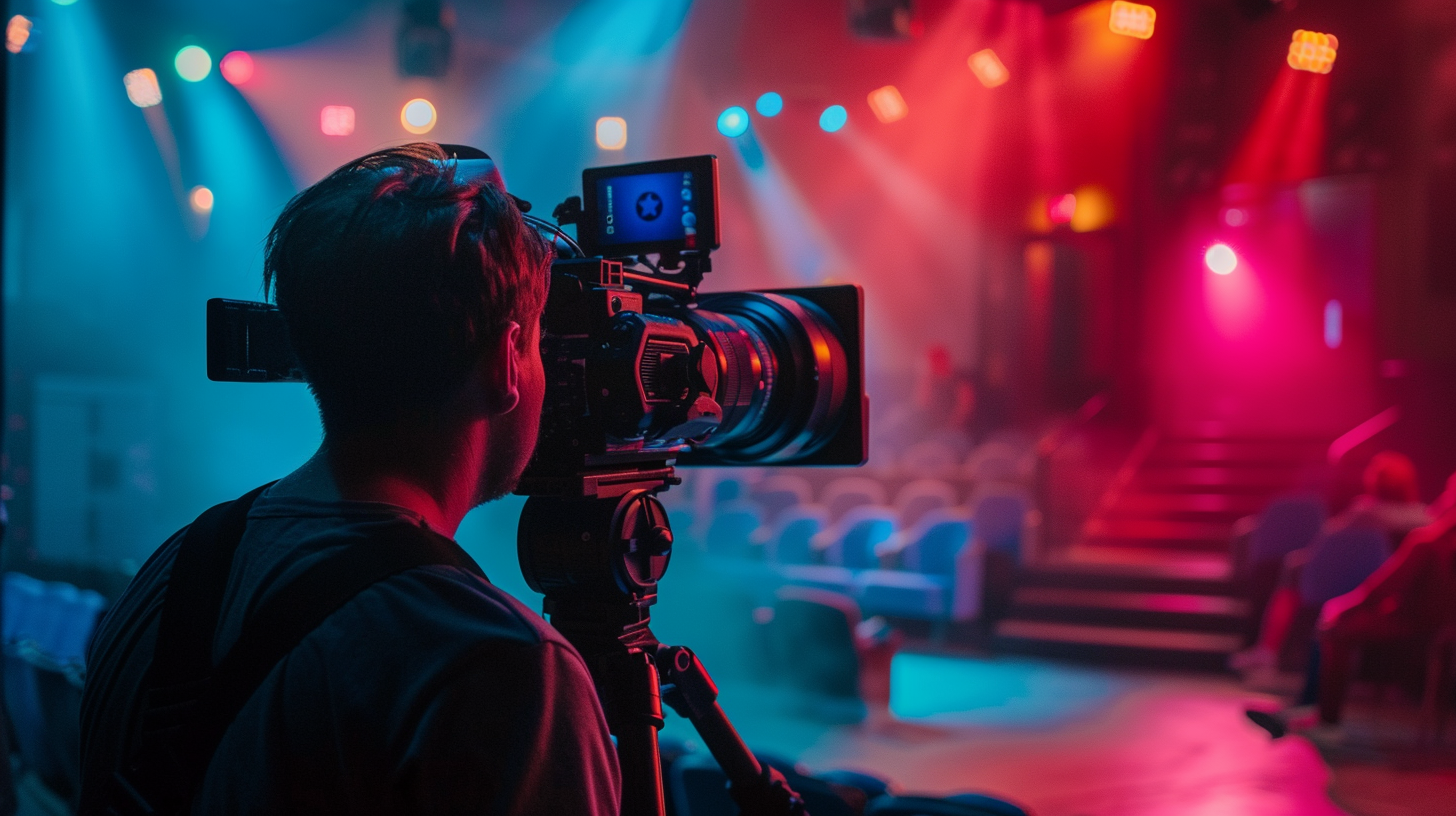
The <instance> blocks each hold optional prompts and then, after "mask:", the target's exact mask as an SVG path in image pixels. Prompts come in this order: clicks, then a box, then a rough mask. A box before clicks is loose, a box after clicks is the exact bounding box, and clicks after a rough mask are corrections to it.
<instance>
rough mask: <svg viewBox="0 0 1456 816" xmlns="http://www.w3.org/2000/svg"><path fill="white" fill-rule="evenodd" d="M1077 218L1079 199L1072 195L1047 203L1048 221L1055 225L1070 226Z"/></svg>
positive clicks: (1053, 199) (1061, 196)
mask: <svg viewBox="0 0 1456 816" xmlns="http://www.w3.org/2000/svg"><path fill="white" fill-rule="evenodd" d="M1076 217H1077V197H1076V196H1075V195H1073V194H1071V193H1067V194H1066V195H1059V196H1052V198H1051V199H1050V200H1049V201H1047V219H1048V220H1049V221H1051V222H1052V223H1053V224H1070V223H1072V219H1073V218H1076Z"/></svg>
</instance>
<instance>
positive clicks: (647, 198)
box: [637, 190, 662, 221]
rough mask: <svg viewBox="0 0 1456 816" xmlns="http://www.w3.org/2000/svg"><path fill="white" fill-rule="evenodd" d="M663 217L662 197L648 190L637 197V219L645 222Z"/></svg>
mask: <svg viewBox="0 0 1456 816" xmlns="http://www.w3.org/2000/svg"><path fill="white" fill-rule="evenodd" d="M659 215H662V197H661V196H659V195H658V194H657V193H654V192H652V191H651V190H648V191H647V192H645V193H643V194H642V195H640V196H637V217H638V218H641V219H642V220H643V221H654V220H656V219H657V216H659Z"/></svg>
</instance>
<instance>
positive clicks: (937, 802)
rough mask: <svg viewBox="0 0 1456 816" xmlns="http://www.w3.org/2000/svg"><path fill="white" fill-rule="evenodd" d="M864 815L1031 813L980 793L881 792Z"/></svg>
mask: <svg viewBox="0 0 1456 816" xmlns="http://www.w3.org/2000/svg"><path fill="white" fill-rule="evenodd" d="M865 816H1030V814H1029V813H1028V812H1027V811H1026V810H1025V809H1024V808H1020V807H1018V806H1016V805H1013V804H1011V803H1010V802H1007V801H1006V800H1004V799H997V798H996V797H994V796H987V795H985V794H980V793H963V794H959V795H957V796H948V797H946V798H944V799H931V798H929V797H925V796H882V797H880V798H879V799H876V800H874V801H872V802H870V803H869V807H867V808H865Z"/></svg>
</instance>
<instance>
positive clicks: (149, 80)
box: [121, 68, 162, 108]
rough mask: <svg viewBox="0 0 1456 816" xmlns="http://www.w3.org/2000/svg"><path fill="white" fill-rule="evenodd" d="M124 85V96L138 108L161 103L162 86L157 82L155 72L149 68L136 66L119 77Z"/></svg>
mask: <svg viewBox="0 0 1456 816" xmlns="http://www.w3.org/2000/svg"><path fill="white" fill-rule="evenodd" d="M121 82H122V84H123V85H125V86H126V98H127V99H130V100H131V103H132V104H133V105H136V106H137V107H138V108H150V107H152V106H153V105H160V104H162V86H160V85H158V84H157V72H156V71H153V70H152V69H150V68H138V69H136V70H135V71H131V72H130V73H128V74H127V75H126V76H124V77H122V78H121Z"/></svg>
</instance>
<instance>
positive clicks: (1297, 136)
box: [1226, 67, 1330, 184]
mask: <svg viewBox="0 0 1456 816" xmlns="http://www.w3.org/2000/svg"><path fill="white" fill-rule="evenodd" d="M1329 93H1330V78H1329V76H1327V75H1324V74H1314V73H1309V72H1307V71H1296V70H1294V69H1293V68H1289V67H1285V68H1283V69H1281V70H1280V73H1279V78H1278V79H1276V80H1275V82H1274V87H1272V88H1270V89H1269V95H1268V96H1267V97H1265V98H1264V105H1263V107H1262V108H1260V110H1259V115H1258V117H1257V118H1255V120H1254V124H1253V126H1252V127H1251V128H1250V129H1249V134H1248V135H1247V136H1245V137H1244V142H1243V144H1242V145H1240V147H1239V150H1238V152H1237V153H1236V154H1235V156H1234V161H1233V163H1232V165H1230V167H1229V175H1228V178H1227V179H1226V181H1227V182H1228V183H1253V184H1278V183H1289V182H1297V181H1304V180H1306V179H1311V178H1314V177H1316V176H1318V175H1320V173H1321V171H1322V168H1323V164H1324V150H1325V108H1326V103H1327V101H1328V99H1329Z"/></svg>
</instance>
